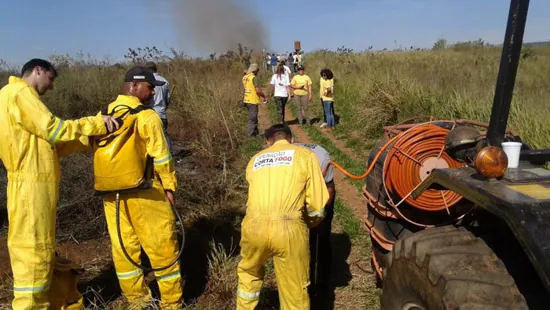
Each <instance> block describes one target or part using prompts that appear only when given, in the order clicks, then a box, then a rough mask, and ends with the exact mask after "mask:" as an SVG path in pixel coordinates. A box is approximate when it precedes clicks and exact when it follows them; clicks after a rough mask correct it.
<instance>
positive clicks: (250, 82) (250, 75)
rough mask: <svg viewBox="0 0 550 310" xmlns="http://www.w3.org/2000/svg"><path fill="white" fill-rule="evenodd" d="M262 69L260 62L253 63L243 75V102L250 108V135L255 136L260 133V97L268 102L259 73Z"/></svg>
mask: <svg viewBox="0 0 550 310" xmlns="http://www.w3.org/2000/svg"><path fill="white" fill-rule="evenodd" d="M259 71H260V68H259V67H258V64H255V63H253V64H251V65H250V67H248V71H247V74H246V75H245V76H243V78H242V82H243V88H244V98H243V103H244V104H245V106H246V108H247V109H248V136H249V137H255V136H257V135H258V134H259V131H258V109H259V104H260V102H261V99H260V97H262V98H264V101H263V102H264V103H267V97H266V95H265V94H264V92H263V91H262V90H261V88H260V82H259V80H258V77H257V74H258V72H259Z"/></svg>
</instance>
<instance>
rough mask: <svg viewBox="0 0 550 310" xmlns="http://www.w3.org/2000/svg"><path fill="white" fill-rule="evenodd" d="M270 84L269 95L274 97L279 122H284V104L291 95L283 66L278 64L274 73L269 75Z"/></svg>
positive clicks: (288, 80) (287, 77) (288, 79)
mask: <svg viewBox="0 0 550 310" xmlns="http://www.w3.org/2000/svg"><path fill="white" fill-rule="evenodd" d="M269 84H270V92H271V94H270V97H274V99H275V105H276V106H277V115H278V119H279V123H281V124H285V106H286V104H287V102H288V98H289V96H290V95H291V92H290V78H289V76H288V75H287V74H286V73H285V66H284V65H282V64H279V65H278V66H277V70H276V71H275V74H273V76H272V77H271V82H270V83H269Z"/></svg>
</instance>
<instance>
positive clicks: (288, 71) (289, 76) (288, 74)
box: [281, 60, 292, 80]
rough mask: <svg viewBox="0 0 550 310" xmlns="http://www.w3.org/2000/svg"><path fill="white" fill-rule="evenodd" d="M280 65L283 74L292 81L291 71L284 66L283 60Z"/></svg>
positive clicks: (284, 61)
mask: <svg viewBox="0 0 550 310" xmlns="http://www.w3.org/2000/svg"><path fill="white" fill-rule="evenodd" d="M281 65H282V66H283V69H284V73H285V74H286V75H287V76H288V79H289V80H291V79H292V70H290V68H289V67H288V66H287V65H286V60H283V61H282V62H281Z"/></svg>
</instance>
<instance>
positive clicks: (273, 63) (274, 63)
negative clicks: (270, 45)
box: [271, 53, 277, 74]
mask: <svg viewBox="0 0 550 310" xmlns="http://www.w3.org/2000/svg"><path fill="white" fill-rule="evenodd" d="M275 70H277V56H275V53H273V54H271V71H272V72H273V74H275Z"/></svg>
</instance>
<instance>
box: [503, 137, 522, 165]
mask: <svg viewBox="0 0 550 310" xmlns="http://www.w3.org/2000/svg"><path fill="white" fill-rule="evenodd" d="M502 149H503V150H504V153H506V156H508V168H517V167H518V165H519V153H520V151H521V142H502Z"/></svg>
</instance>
